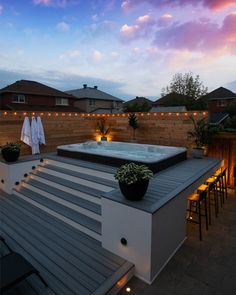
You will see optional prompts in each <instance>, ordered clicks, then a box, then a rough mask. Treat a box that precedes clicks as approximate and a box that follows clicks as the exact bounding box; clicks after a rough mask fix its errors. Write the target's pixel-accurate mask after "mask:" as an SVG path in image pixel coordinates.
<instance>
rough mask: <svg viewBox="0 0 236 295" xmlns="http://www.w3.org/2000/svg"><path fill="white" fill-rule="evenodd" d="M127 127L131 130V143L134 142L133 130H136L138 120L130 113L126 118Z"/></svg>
mask: <svg viewBox="0 0 236 295" xmlns="http://www.w3.org/2000/svg"><path fill="white" fill-rule="evenodd" d="M128 122H129V126H130V127H132V128H133V139H132V141H136V138H135V130H136V129H137V128H138V118H137V116H136V115H135V113H130V114H129V116H128Z"/></svg>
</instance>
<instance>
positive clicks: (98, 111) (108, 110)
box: [90, 108, 123, 114]
mask: <svg viewBox="0 0 236 295" xmlns="http://www.w3.org/2000/svg"><path fill="white" fill-rule="evenodd" d="M121 113H123V110H122V109H117V108H97V109H96V110H93V111H91V112H90V114H121Z"/></svg>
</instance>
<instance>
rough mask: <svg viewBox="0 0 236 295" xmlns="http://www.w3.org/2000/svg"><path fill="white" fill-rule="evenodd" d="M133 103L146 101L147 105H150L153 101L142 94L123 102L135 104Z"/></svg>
mask: <svg viewBox="0 0 236 295" xmlns="http://www.w3.org/2000/svg"><path fill="white" fill-rule="evenodd" d="M135 103H137V104H143V103H147V104H148V105H152V103H153V101H152V100H150V99H148V98H146V97H143V96H136V98H134V99H131V100H128V101H126V102H125V104H135Z"/></svg>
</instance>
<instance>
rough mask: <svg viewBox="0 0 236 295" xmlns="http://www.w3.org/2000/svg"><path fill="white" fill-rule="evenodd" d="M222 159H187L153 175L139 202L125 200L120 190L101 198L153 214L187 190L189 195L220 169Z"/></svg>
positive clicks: (105, 194)
mask: <svg viewBox="0 0 236 295" xmlns="http://www.w3.org/2000/svg"><path fill="white" fill-rule="evenodd" d="M221 162H222V159H219V158H203V159H187V160H185V161H183V162H181V163H178V164H176V165H174V166H172V167H169V168H167V169H165V170H163V171H160V172H159V173H157V174H155V176H154V178H153V179H151V180H150V183H149V187H148V190H147V193H146V195H145V196H144V198H143V199H142V200H141V201H139V202H132V201H128V200H126V199H125V198H124V197H123V196H122V194H121V192H120V190H118V189H117V190H114V191H112V192H109V193H104V194H103V197H105V198H108V199H111V200H113V201H116V202H120V203H122V204H126V205H128V206H131V207H134V208H137V209H140V210H142V211H146V212H149V213H155V212H156V211H157V210H158V209H160V208H161V207H162V206H164V205H165V204H166V203H167V202H169V201H170V200H171V199H173V198H175V197H178V195H179V194H181V193H182V192H184V191H186V190H188V193H191V192H192V191H193V190H194V189H196V188H197V186H198V185H199V184H201V183H203V182H204V181H205V180H206V179H207V178H208V177H210V176H211V175H212V174H213V173H214V171H215V170H216V169H217V168H218V167H220V165H221Z"/></svg>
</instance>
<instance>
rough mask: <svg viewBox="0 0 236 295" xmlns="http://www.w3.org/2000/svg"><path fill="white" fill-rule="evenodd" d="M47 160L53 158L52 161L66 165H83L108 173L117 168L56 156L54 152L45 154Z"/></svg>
mask: <svg viewBox="0 0 236 295" xmlns="http://www.w3.org/2000/svg"><path fill="white" fill-rule="evenodd" d="M48 160H49V161H51V160H54V161H57V162H61V163H64V164H66V165H67V164H70V165H73V166H77V167H84V168H86V169H91V170H95V171H101V172H106V173H109V174H114V173H115V171H116V169H117V167H114V166H110V165H109V166H108V165H105V164H100V163H93V162H88V161H83V160H79V159H74V158H68V157H63V156H58V155H57V154H56V153H55V154H50V155H47V158H46V161H48Z"/></svg>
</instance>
